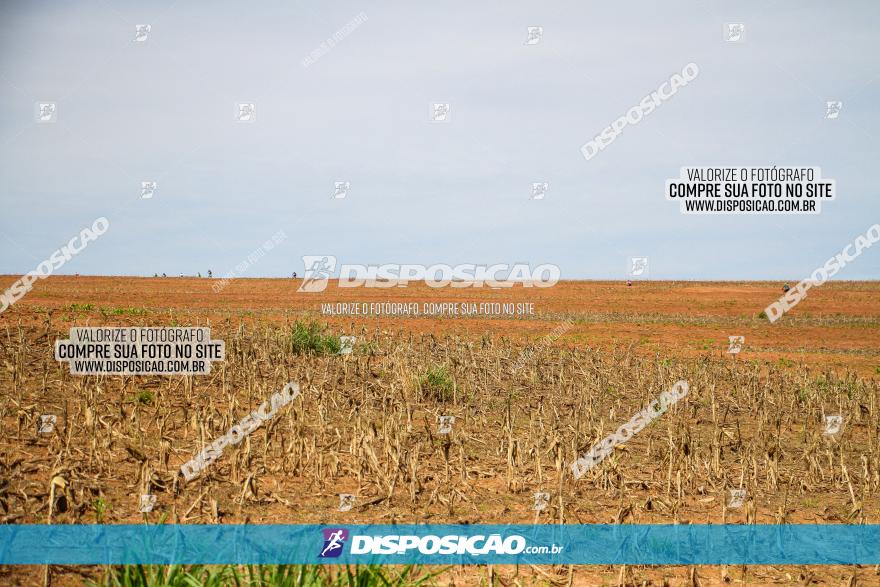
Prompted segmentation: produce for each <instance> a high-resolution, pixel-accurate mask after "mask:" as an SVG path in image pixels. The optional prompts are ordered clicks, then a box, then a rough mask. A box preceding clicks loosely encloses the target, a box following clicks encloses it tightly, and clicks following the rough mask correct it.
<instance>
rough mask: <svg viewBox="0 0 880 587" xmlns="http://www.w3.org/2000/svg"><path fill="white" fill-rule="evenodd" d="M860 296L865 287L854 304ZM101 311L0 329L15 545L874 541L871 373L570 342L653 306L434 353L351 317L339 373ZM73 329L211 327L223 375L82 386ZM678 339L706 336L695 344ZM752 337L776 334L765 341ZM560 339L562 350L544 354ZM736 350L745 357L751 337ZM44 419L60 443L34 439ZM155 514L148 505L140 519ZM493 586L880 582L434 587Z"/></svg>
mask: <svg viewBox="0 0 880 587" xmlns="http://www.w3.org/2000/svg"><path fill="white" fill-rule="evenodd" d="M53 281H54V280H53V279H50V280H48V282H47V284H46V286H47V287H48V286H49V285H50V284H52V282H53ZM158 281H163V280H158ZM164 281H165V282H172V281H174V282H176V281H177V280H171V279H169V280H164ZM192 281H194V282H195V281H198V280H192ZM202 281H206V280H202ZM279 281H280V280H279ZM122 282H123V285H124V284H125V283H128V282H126V281H125V280H122ZM83 283H89V282H88V280H86V281H84V282H83ZM208 283H210V282H208ZM233 285H237V284H233ZM233 285H230V288H231V287H233ZM835 285H837V284H835ZM68 286H69V284H68ZM68 286H65V287H68ZM199 287H201V286H199ZM651 287H654V286H651ZM871 287H873V286H871ZM871 287H868V288H867V290H868V293H869V294H871V293H874V294H876V292H875V291H874V290H873V289H871ZM865 290H866V288H863V287H862V286H861V285H859V284H856V286H854V287H853V288H852V289H851V290H846V291H845V292H843V293H842V295H843V296H844V297H852V298H853V299H855V298H859V297H860V296H861V295H862V293H863V291H865ZM45 291H48V290H44V293H45ZM511 291H513V290H511ZM630 291H631V290H630ZM670 291H674V288H670ZM37 293H38V290H35V291H34V292H32V294H37ZM224 293H226V290H224ZM563 293H564V292H563ZM832 293H833V292H832ZM624 294H625V295H628V292H627V290H624ZM104 295H106V296H111V294H109V293H106V294H104V293H102V292H101V290H100V289H98V290H96V291H95V292H93V293H91V294H89V295H85V294H82V296H81V297H80V298H76V299H75V301H68V302H67V304H66V305H62V304H60V303H58V304H55V305H53V304H47V303H46V298H45V297H44V298H43V299H42V301H38V300H31V301H30V305H28V303H25V302H27V301H28V298H27V297H26V298H25V300H23V301H22V302H21V303H19V304H16V306H14V307H13V308H12V309H11V310H9V311H7V312H4V313H3V314H2V315H0V390H2V391H0V397H2V404H0V410H2V411H0V419H2V430H3V433H2V435H0V519H2V521H3V523H7V524H21V523H56V524H69V523H81V524H94V523H137V522H143V521H145V520H146V521H147V522H149V523H162V522H166V523H193V524H214V523H333V524H338V523H540V524H554V523H682V524H687V523H723V522H727V523H770V524H776V523H827V524H838V523H878V521H880V520H878V518H880V383H878V381H877V378H876V376H872V375H870V374H868V375H865V374H864V373H863V372H864V371H865V369H864V367H865V366H866V365H865V364H861V363H860V366H861V367H862V368H860V369H859V371H860V373H859V374H857V373H855V372H853V371H852V370H848V369H847V368H846V366H845V365H844V366H835V365H833V364H828V363H821V362H820V363H817V364H812V365H809V366H808V365H805V364H798V363H795V362H794V361H788V360H785V359H784V357H782V358H783V360H782V361H780V360H779V359H778V358H776V359H775V360H773V361H768V360H762V359H758V360H756V358H755V357H753V356H752V357H750V356H749V354H748V351H747V350H744V351H743V353H741V355H740V358H738V359H734V358H733V357H731V356H725V355H724V353H723V350H724V349H722V348H721V347H720V346H717V345H716V346H715V347H713V348H712V349H710V350H708V351H707V350H703V349H700V348H694V349H693V352H690V351H688V352H684V351H686V350H687V348H688V345H689V344H691V343H692V342H693V340H691V341H684V342H682V341H676V342H675V343H671V344H669V345H661V346H658V348H656V349H651V350H646V349H645V348H644V346H645V345H639V344H638V343H637V342H635V341H632V340H629V341H628V342H627V340H626V338H627V337H623V340H611V339H607V338H606V339H601V340H598V341H591V340H590V337H589V336H587V337H585V338H583V339H581V338H580V334H579V333H578V330H577V328H579V324H587V326H590V325H597V327H599V328H609V329H612V330H613V329H614V328H618V327H619V328H622V329H635V332H636V336H639V334H638V331H639V329H644V330H645V332H648V333H651V332H654V331H653V330H652V329H654V328H656V327H657V324H661V325H662V320H664V319H665V318H662V317H663V316H669V315H668V314H663V313H657V312H654V311H653V310H652V308H651V307H649V306H647V305H645V304H643V306H642V307H641V308H640V310H639V312H640V315H645V316H660V318H658V319H657V320H655V321H651V320H647V319H643V320H644V321H643V322H639V323H637V324H636V323H631V322H629V320H630V318H626V317H624V318H621V319H620V320H619V321H615V318H614V317H613V316H612V317H610V318H608V319H603V318H602V314H601V312H599V311H598V310H595V309H594V310H591V311H592V312H593V314H592V315H593V316H594V319H593V321H592V322H589V321H588V322H581V323H577V322H576V323H575V324H574V326H571V327H564V326H563V327H560V324H561V322H562V321H563V320H565V319H567V318H568V317H569V315H568V314H566V313H565V312H561V311H560V312H557V313H554V314H553V315H552V316H550V315H546V316H542V317H541V318H540V320H498V321H488V320H487V321H480V320H471V319H443V320H441V319H437V318H435V319H423V320H422V322H423V323H426V322H430V323H431V327H430V328H426V329H424V330H426V331H418V329H414V328H412V327H411V326H412V323H410V322H408V321H407V320H406V319H404V318H397V319H395V320H382V321H380V320H375V319H373V320H367V319H358V320H354V319H344V320H343V319H339V318H336V319H334V320H330V321H329V325H328V327H327V330H326V332H325V335H326V336H328V337H329V338H326V339H324V338H319V340H332V339H333V338H334V337H335V336H338V335H355V336H356V337H357V344H356V346H355V349H354V353H353V354H352V355H337V354H334V353H332V352H331V353H325V352H321V350H322V347H321V346H320V345H316V346H314V347H311V348H310V347H308V346H307V347H306V348H302V347H301V346H299V347H298V346H296V345H295V344H294V339H293V336H292V331H293V329H294V325H295V323H296V321H297V320H303V319H305V317H306V314H305V313H304V311H289V310H284V309H273V308H267V309H266V312H265V313H251V314H245V313H235V312H232V311H229V312H227V313H225V314H218V313H217V312H216V311H214V310H211V309H203V308H202V307H201V305H200V304H199V303H195V304H193V306H192V307H191V308H189V307H187V301H186V299H177V300H176V301H174V302H173V303H174V308H175V309H170V310H169V309H166V310H160V309H159V308H158V307H157V306H154V305H147V304H144V305H140V304H138V302H137V301H136V300H135V299H133V298H129V299H128V303H127V305H126V306H115V305H114V304H116V303H118V302H115V301H107V300H105V299H104V298H103V297H102V296H104ZM194 295H195V294H194ZM493 295H494V294H493ZM516 295H522V294H516ZM542 295H544V294H542ZM678 295H679V294H670V296H672V297H675V298H676V299H677V297H678ZM195 297H196V298H197V297H198V296H195ZM760 297H761V299H763V297H764V296H763V295H762V296H760ZM811 297H812V292H811ZM771 299H772V298H771ZM875 302H876V299H875ZM165 303H170V302H163V304H165ZM671 303H672V302H671ZM675 303H676V304H677V303H678V301H675ZM804 303H806V302H804ZM41 304H42V305H41ZM72 304H77V305H76V306H73V305H72ZM89 304H91V307H89ZM144 307H146V308H147V309H145V310H142V309H141V308H144ZM113 308H116V309H120V308H121V309H123V310H124V311H120V312H117V311H115V310H114V309H113ZM799 309H800V306H799V307H798V310H799ZM676 311H678V310H676ZM796 311H797V310H796ZM569 314H570V313H569ZM581 315H582V317H583V315H586V310H583V311H582V312H581ZM704 319H705V320H706V322H707V324H708V325H709V326H708V327H709V328H715V329H716V330H717V331H722V330H723V331H730V328H729V324H730V323H731V322H730V321H734V322H735V320H738V319H743V320H745V318H742V317H739V318H738V317H737V316H736V315H734V316H729V315H727V314H726V313H725V312H723V311H720V312H719V313H718V315H717V316H712V315H707V316H705V317H704ZM787 319H788V317H786V318H785V319H783V321H785V320H787ZM801 319H802V320H810V321H812V322H809V324H808V325H803V326H799V325H798V323H797V322H796V321H795V320H792V321H791V323H790V324H789V325H788V326H785V327H786V328H790V329H797V328H801V327H804V328H815V329H816V330H817V331H819V332H822V331H824V329H826V328H828V329H831V328H832V327H830V326H829V325H823V324H821V320H832V321H834V320H835V318H834V317H833V316H830V317H829V316H826V317H823V318H818V317H813V318H806V317H804V316H801ZM836 320H837V322H835V324H836V326H833V328H840V329H844V330H845V331H846V332H847V334H848V336H852V337H853V338H855V339H857V340H858V342H859V347H860V348H863V349H865V353H866V354H864V355H858V356H860V357H864V356H873V355H870V354H869V353H870V352H871V351H870V349H871V348H873V349H875V350H876V347H877V345H876V342H877V338H876V326H875V325H874V326H872V324H873V320H876V317H870V318H865V317H864V316H850V317H849V319H848V318H847V317H845V316H844V317H839V318H837V319H836ZM853 323H855V324H856V325H853ZM72 325H91V326H98V325H100V326H113V325H119V326H121V325H140V326H148V325H149V326H170V325H185V326H195V325H210V326H211V327H212V338H215V339H217V338H219V339H222V340H224V341H225V343H226V354H227V358H226V361H225V362H223V363H215V364H214V368H213V371H212V373H211V374H210V375H208V376H202V377H187V376H169V377H153V376H150V377H147V376H140V377H124V378H123V377H95V376H88V377H80V376H72V375H70V374H69V372H68V371H67V365H66V364H62V363H58V362H56V361H55V360H54V356H53V345H54V342H55V340H56V339H58V338H67V335H68V328H69V327H70V326H72ZM499 325H500V326H499ZM521 327H522V328H521ZM676 328H677V329H678V330H679V332H680V335H681V336H685V337H687V336H694V335H695V334H696V336H699V333H698V332H696V326H694V327H682V326H676ZM755 328H756V331H757V332H759V333H760V332H764V333H769V334H767V336H777V335H776V334H775V333H771V331H770V330H767V329H768V328H770V327H769V326H767V325H766V321H765V325H759V326H756V327H755ZM554 329H557V330H556V332H557V333H561V337H559V338H557V337H556V336H549V337H548V336H547V335H549V334H551V332H553V331H554ZM523 331H524V332H525V334H523ZM572 332H574V333H575V336H574V337H573V336H572ZM730 334H744V335H746V344H747V345H748V344H749V340H750V338H749V337H750V334H749V332H748V331H745V332H743V331H742V330H741V329H740V331H730ZM651 336H653V335H651ZM717 338H718V341H719V345H720V341H721V339H720V337H717ZM697 340H699V339H697ZM774 340H775V339H774ZM833 340H834V337H833V336H831V335H829V337H828V339H827V340H826V341H823V342H819V343H817V342H815V341H808V340H799V341H798V342H799V343H801V344H803V345H805V346H810V345H819V344H822V345H824V344H827V345H833V344H835V343H834V342H833ZM723 343H724V344H723V346H724V348H726V346H727V341H726V336H725V337H724V340H723ZM680 350H682V352H679V351H680ZM682 379H683V380H685V381H687V382H688V384H689V389H690V392H689V394H688V395H687V396H686V397H685V398H684V399H682V400H681V401H679V402H678V403H677V404H676V405H675V406H674V407H672V408H670V410H669V411H668V412H667V413H665V414H664V415H662V416H660V417H659V418H657V419H656V420H654V421H653V422H652V423H651V424H650V425H649V426H648V427H646V428H645V429H644V430H642V431H641V432H639V433H638V434H637V435H636V436H635V437H634V438H632V439H631V440H630V441H629V442H627V443H625V444H623V445H619V446H618V447H617V448H615V450H614V452H613V454H612V455H611V456H610V457H609V458H607V459H606V460H605V461H603V462H602V463H601V464H599V465H598V466H596V467H595V468H594V469H593V470H591V471H590V472H588V473H587V474H586V475H585V476H584V477H582V478H581V479H579V480H575V479H574V478H573V477H572V473H571V469H570V466H571V464H572V462H573V461H574V460H575V459H576V458H577V457H578V456H580V455H582V454H584V453H585V452H586V451H587V450H588V449H589V448H590V447H591V446H592V445H593V444H595V443H596V442H598V441H599V440H601V439H602V438H604V437H605V436H607V435H608V434H610V433H611V432H613V431H614V430H615V429H616V428H617V427H618V426H620V425H621V424H623V423H625V422H627V421H628V420H629V419H630V418H631V417H632V416H633V415H634V414H635V413H636V412H638V411H639V410H641V409H642V408H643V407H644V406H645V405H647V404H648V403H649V402H650V401H652V400H654V399H657V398H658V396H659V395H660V393H661V392H663V391H665V390H668V389H670V388H671V387H672V385H673V384H674V383H675V382H676V381H678V380H682ZM288 382H295V383H298V384H299V386H300V389H301V394H300V396H299V397H297V398H296V399H295V400H294V401H293V402H292V403H290V404H289V405H287V406H285V407H283V408H281V409H279V410H278V413H277V414H276V415H275V416H274V418H272V419H271V420H270V421H268V422H266V423H265V424H264V425H263V426H261V427H260V428H258V429H256V430H255V431H254V432H253V433H252V434H251V435H250V436H249V437H248V438H247V439H246V440H244V441H243V442H242V443H241V444H239V445H237V446H230V447H227V448H225V449H224V451H223V455H222V456H221V457H220V458H219V459H218V460H217V461H216V462H214V463H213V464H211V465H210V466H209V467H208V468H207V469H206V470H205V471H204V472H202V473H201V475H199V476H198V477H197V478H195V479H193V480H191V481H186V480H185V479H184V477H183V476H181V475H180V474H179V469H180V466H181V465H182V464H183V463H184V462H186V461H188V460H190V459H191V458H193V457H194V456H195V455H196V454H197V453H198V452H199V451H200V450H202V448H204V447H205V446H206V445H207V444H209V443H211V442H212V441H213V440H214V439H216V438H218V437H220V436H222V435H223V434H225V433H226V432H227V431H228V430H229V429H230V428H231V427H232V426H233V425H235V424H237V423H238V422H239V421H240V420H241V419H242V418H244V417H245V416H246V415H248V414H249V413H251V412H252V411H253V410H254V409H255V408H256V407H257V406H258V405H259V404H260V403H262V402H263V401H264V400H266V399H268V398H269V397H270V396H271V395H272V394H273V393H274V392H276V391H280V390H281V389H282V388H283V387H284V385H285V384H287V383H288ZM47 414H54V415H56V416H57V425H56V427H55V430H54V431H53V432H52V433H48V434H47V433H42V434H41V433H39V432H38V422H39V421H40V416H41V415H47ZM838 414H839V415H841V416H843V419H844V424H843V427H842V429H841V431H840V432H839V433H837V434H834V435H826V434H824V433H823V432H824V417H825V416H827V415H838ZM441 415H451V416H455V422H454V425H453V431H452V433H451V434H441V433H440V431H439V426H438V417H439V416H441ZM731 489H744V490H745V491H746V496H747V497H746V499H745V502H744V503H743V504H742V505H741V506H738V507H728V503H729V500H730V495H729V490H731ZM535 492H547V493H549V494H550V501H549V505H548V507H547V508H546V509H544V510H543V511H540V512H536V511H535V510H534V509H533V504H534V498H533V494H534V493H535ZM147 493H151V494H154V495H156V496H157V503H156V506H155V508H154V510H153V512H152V513H150V514H146V515H144V514H139V513H138V498H139V496H140V495H141V494H147ZM340 493H350V494H354V495H355V496H356V501H355V505H354V507H353V509H352V510H351V511H348V512H340V511H338V506H339V497H338V494H340ZM0 572H2V575H0V577H2V582H4V583H16V582H20V583H25V584H42V583H43V582H44V570H43V569H35V568H16V569H10V568H8V567H7V568H5V569H3V570H2V571H0ZM99 573H100V571H99V570H98V569H73V568H54V567H53V568H52V569H51V572H50V573H49V576H50V578H51V580H52V582H53V583H55V584H78V583H80V582H81V581H82V574H86V575H89V576H92V577H97V576H98V575H99ZM694 574H695V576H694ZM490 576H491V577H492V578H493V579H494V580H497V581H499V582H501V583H502V584H514V583H515V582H516V581H520V582H557V581H558V582H560V583H567V582H572V583H573V584H584V585H594V584H602V583H607V584H632V585H642V584H655V585H660V584H663V582H664V580H667V581H669V582H670V583H671V584H687V585H693V584H695V583H699V584H702V585H712V584H723V583H724V582H725V580H729V581H732V582H737V583H739V584H754V585H764V584H770V583H783V584H804V583H810V582H813V583H822V584H832V585H837V584H846V583H847V582H848V581H851V580H853V578H856V580H857V581H858V582H859V584H868V585H870V584H880V569H878V568H876V567H871V568H856V567H749V568H742V567H736V568H734V567H726V568H721V567H700V568H697V569H688V568H683V567H676V568H669V567H665V568H656V567H655V568H652V567H624V568H621V567H573V568H570V567H542V568H520V569H515V568H502V567H496V568H494V569H490V570H487V569H485V568H483V569H479V568H466V569H451V570H449V571H447V572H446V573H445V574H443V575H441V577H440V579H439V581H440V582H441V583H443V584H447V583H449V582H454V583H456V584H475V583H479V582H486V581H488V580H489V577H490Z"/></svg>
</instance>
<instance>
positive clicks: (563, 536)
mask: <svg viewBox="0 0 880 587" xmlns="http://www.w3.org/2000/svg"><path fill="white" fill-rule="evenodd" d="M312 563H319V564H334V563H341V564H380V565H388V564H426V565H447V564H465V565H467V564H536V565H546V564H577V565H596V564H602V565H610V564H627V565H717V564H737V565H740V564H742V565H855V564H860V565H874V564H880V525H844V524H831V525H815V524H794V525H772V526H771V525H748V526H746V525H629V524H627V525H602V524H595V525H593V524H580V525H483V524H476V525H441V524H424V525H393V526H392V525H339V526H318V525H192V524H185V525H180V524H178V525H173V524H169V525H161V526H147V525H92V526H86V525H5V526H0V565H45V564H52V565H59V564H64V565H128V564H161V565H167V564H312Z"/></svg>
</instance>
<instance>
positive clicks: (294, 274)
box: [293, 271, 296, 279]
mask: <svg viewBox="0 0 880 587" xmlns="http://www.w3.org/2000/svg"><path fill="white" fill-rule="evenodd" d="M293 278H294V279H296V271H294V272H293Z"/></svg>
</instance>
